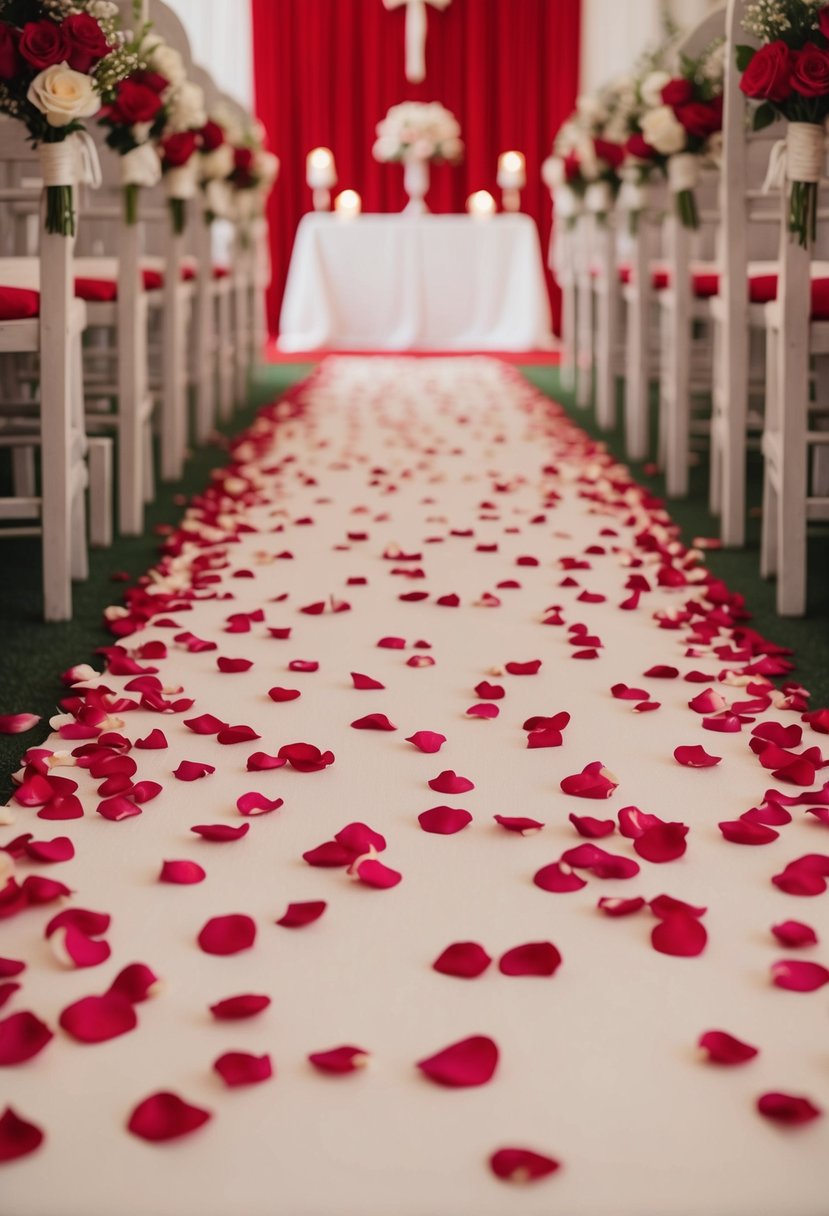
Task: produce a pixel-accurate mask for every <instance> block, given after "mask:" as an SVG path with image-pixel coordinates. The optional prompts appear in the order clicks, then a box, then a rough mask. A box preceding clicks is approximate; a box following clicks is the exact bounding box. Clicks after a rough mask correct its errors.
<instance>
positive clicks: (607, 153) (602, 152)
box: [593, 139, 625, 169]
mask: <svg viewBox="0 0 829 1216" xmlns="http://www.w3.org/2000/svg"><path fill="white" fill-rule="evenodd" d="M593 150H594V152H595V153H596V156H597V157H598V158H599V160H603V161H604V163H605V164H606V165H609V166H610V168H611V169H618V168H619V165H621V163H622V161H623V160H624V159H625V150H624V148H623V147H622V145H621V144H614V143H611V141H610V140H609V139H594V140H593Z"/></svg>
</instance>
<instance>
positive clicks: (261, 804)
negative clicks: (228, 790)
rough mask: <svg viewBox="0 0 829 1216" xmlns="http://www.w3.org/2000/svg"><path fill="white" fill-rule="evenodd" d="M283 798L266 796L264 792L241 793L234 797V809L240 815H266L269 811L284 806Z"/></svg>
mask: <svg viewBox="0 0 829 1216" xmlns="http://www.w3.org/2000/svg"><path fill="white" fill-rule="evenodd" d="M284 804H285V800H284V798H266V797H265V795H264V794H258V793H256V792H254V791H251V793H249V794H242V795H241V797H240V798H237V799H236V809H237V811H238V812H239V814H240V815H245V816H248V817H249V816H254V815H267V814H269V813H270V812H271V811H278V810H279V808H280V807H281V806H284Z"/></svg>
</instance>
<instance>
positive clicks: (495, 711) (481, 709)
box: [466, 702, 501, 720]
mask: <svg viewBox="0 0 829 1216" xmlns="http://www.w3.org/2000/svg"><path fill="white" fill-rule="evenodd" d="M500 712H501V711H500V709H499V708H498V706H497V705H489V704H488V703H487V702H484V703H482V704H481V705H470V707H469V709H468V710H467V711H466V716H467V718H486V719H489V720H491V719H493V718H497V717H498V715H499V714H500Z"/></svg>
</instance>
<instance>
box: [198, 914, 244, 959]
mask: <svg viewBox="0 0 829 1216" xmlns="http://www.w3.org/2000/svg"><path fill="white" fill-rule="evenodd" d="M255 941H256V924H255V922H254V921H253V920H252V919H251V917H250V916H245V915H243V914H241V913H231V914H230V915H228V916H213V917H211V919H210V920H209V921H207V923H206V924H205V925H204V927H203V928H202V930H201V932H200V933H199V936H198V942H199V946H200V947H201V949H202V950H203V951H204V952H205V954H239V952H240V951H242V950H249V949H250V948H251V946H252V945H253V943H254V942H255Z"/></svg>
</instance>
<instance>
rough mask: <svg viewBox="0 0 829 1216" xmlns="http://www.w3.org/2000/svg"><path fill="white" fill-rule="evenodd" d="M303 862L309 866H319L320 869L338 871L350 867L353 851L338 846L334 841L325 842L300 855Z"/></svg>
mask: <svg viewBox="0 0 829 1216" xmlns="http://www.w3.org/2000/svg"><path fill="white" fill-rule="evenodd" d="M302 859H303V861H306V862H307V863H308V865H309V866H319V867H320V868H322V869H338V868H340V867H342V866H350V865H351V863H352V862H353V861H354V851H353V849H348V848H346V847H345V846H344V845H341V844H338V843H337V841H336V840H326V841H325V843H324V844H320V845H317V847H316V848H315V849H309V850H308V851H307V852H306V853H303V854H302Z"/></svg>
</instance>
